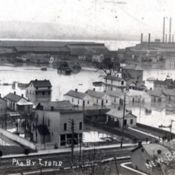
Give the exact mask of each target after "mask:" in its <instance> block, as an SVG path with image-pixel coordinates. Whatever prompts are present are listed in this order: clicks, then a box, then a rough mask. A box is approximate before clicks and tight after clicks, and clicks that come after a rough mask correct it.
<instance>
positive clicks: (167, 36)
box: [162, 17, 174, 43]
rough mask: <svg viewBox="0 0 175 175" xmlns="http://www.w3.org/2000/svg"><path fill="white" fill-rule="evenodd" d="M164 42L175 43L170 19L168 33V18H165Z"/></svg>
mask: <svg viewBox="0 0 175 175" xmlns="http://www.w3.org/2000/svg"><path fill="white" fill-rule="evenodd" d="M162 42H163V43H166V42H169V43H172V42H174V34H172V18H171V17H170V18H169V31H168V33H166V17H163V33H162Z"/></svg>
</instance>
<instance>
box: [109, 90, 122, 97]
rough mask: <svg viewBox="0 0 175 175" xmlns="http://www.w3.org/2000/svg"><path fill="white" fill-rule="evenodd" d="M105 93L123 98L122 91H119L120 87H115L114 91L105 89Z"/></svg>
mask: <svg viewBox="0 0 175 175" xmlns="http://www.w3.org/2000/svg"><path fill="white" fill-rule="evenodd" d="M106 94H107V95H109V96H111V97H119V98H123V97H124V94H123V92H122V91H121V89H117V90H115V91H110V90H108V91H106Z"/></svg>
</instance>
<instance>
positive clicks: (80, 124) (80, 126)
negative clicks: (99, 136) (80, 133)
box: [79, 122, 82, 130]
mask: <svg viewBox="0 0 175 175" xmlns="http://www.w3.org/2000/svg"><path fill="white" fill-rule="evenodd" d="M79 130H82V122H80V123H79Z"/></svg>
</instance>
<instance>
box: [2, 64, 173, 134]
mask: <svg viewBox="0 0 175 175" xmlns="http://www.w3.org/2000/svg"><path fill="white" fill-rule="evenodd" d="M102 73H103V72H100V71H95V70H93V71H90V70H82V71H81V72H80V73H78V74H72V75H70V76H66V75H60V74H58V73H57V70H56V69H53V68H48V69H47V71H41V70H40V68H39V67H34V66H23V67H12V66H0V84H3V83H9V84H12V83H13V82H14V81H17V82H20V83H28V82H30V80H35V79H49V80H50V81H51V83H52V86H53V87H52V100H63V99H64V94H65V93H66V92H67V91H69V90H70V89H76V88H77V89H78V90H79V91H86V90H87V89H88V88H92V82H93V81H101V80H102V77H101V76H100V75H101V74H102ZM167 76H169V77H170V78H172V79H175V70H160V69H156V70H145V71H144V75H143V79H144V80H145V81H146V80H147V78H150V77H153V78H154V79H161V80H164V79H166V77H167ZM146 86H147V87H148V88H153V83H152V82H148V81H146ZM13 91H16V92H17V94H22V93H23V94H25V91H24V90H21V89H19V88H18V87H17V86H16V87H15V88H12V86H4V85H1V86H0V93H1V95H2V96H5V95H6V94H8V93H9V92H13ZM132 112H133V113H134V114H135V115H136V116H138V118H137V122H139V123H143V124H147V125H150V126H155V127H158V126H159V125H161V124H163V125H169V124H170V121H171V119H173V120H175V114H168V113H167V112H166V111H165V109H164V108H163V107H160V108H159V109H158V108H154V107H152V113H150V114H147V113H145V108H144V106H140V107H132ZM174 125H175V124H174ZM172 130H173V132H175V127H173V129H172ZM91 134H92V133H91ZM96 134H97V133H95V132H94V135H96ZM87 137H89V136H88V135H87ZM90 137H93V136H92V135H91V136H90ZM94 137H95V136H94Z"/></svg>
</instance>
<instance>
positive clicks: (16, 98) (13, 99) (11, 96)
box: [4, 93, 23, 102]
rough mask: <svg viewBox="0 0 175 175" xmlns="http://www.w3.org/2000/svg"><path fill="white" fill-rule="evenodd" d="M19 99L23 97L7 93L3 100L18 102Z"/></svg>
mask: <svg viewBox="0 0 175 175" xmlns="http://www.w3.org/2000/svg"><path fill="white" fill-rule="evenodd" d="M21 98H23V97H22V96H19V95H16V94H15V93H9V94H7V95H6V96H5V97H4V99H8V100H11V101H14V102H18V101H19V100H20V99H21Z"/></svg>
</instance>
